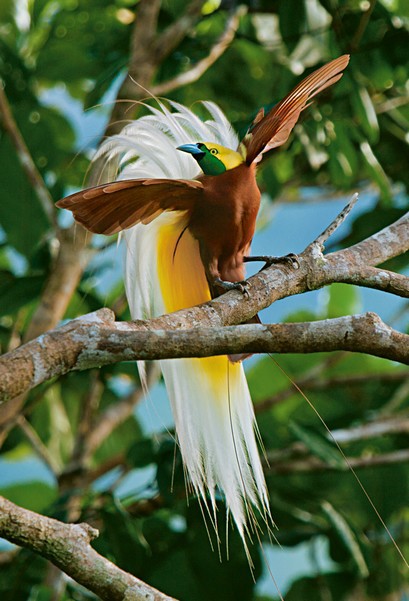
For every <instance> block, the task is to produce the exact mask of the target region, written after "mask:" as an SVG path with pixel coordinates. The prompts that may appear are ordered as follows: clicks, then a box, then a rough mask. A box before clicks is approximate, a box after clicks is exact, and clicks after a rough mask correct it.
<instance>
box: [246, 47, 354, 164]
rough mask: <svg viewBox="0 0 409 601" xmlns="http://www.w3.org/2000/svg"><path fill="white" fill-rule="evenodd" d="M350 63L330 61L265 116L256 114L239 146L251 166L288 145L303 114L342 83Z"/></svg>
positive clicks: (346, 57) (342, 58)
mask: <svg viewBox="0 0 409 601" xmlns="http://www.w3.org/2000/svg"><path fill="white" fill-rule="evenodd" d="M348 62H349V55H348V54H344V55H343V56H340V57H339V58H337V59H335V60H333V61H331V62H330V63H328V64H327V65H324V66H323V67H321V68H320V69H317V71H314V72H313V73H311V75H309V76H308V77H306V78H305V79H303V80H302V82H301V83H299V84H298V86H296V87H295V88H294V89H293V90H291V92H290V93H289V94H287V96H286V97H285V98H284V99H283V100H281V102H279V103H278V104H276V106H275V107H274V108H272V109H271V111H270V112H269V113H268V114H267V115H266V116H264V113H263V111H262V109H261V110H260V111H259V112H258V113H257V117H256V119H255V120H254V122H253V123H252V126H251V128H250V129H249V131H248V132H247V134H246V135H245V137H244V138H243V140H242V142H241V145H240V146H242V145H243V146H244V152H245V156H246V163H247V164H248V165H250V164H251V163H253V162H258V161H260V160H261V158H262V155H263V153H264V152H268V151H269V150H271V149H272V148H275V147H277V146H281V144H284V142H286V141H287V139H288V136H289V135H290V133H291V130H292V129H293V127H294V125H295V124H296V123H297V121H298V118H299V116H300V113H301V112H302V111H303V110H304V109H305V108H306V107H307V106H309V104H310V101H311V99H312V98H314V96H316V95H317V94H319V93H320V92H322V91H323V90H325V89H326V88H328V87H329V86H332V84H334V83H336V82H337V81H338V80H339V79H341V77H342V75H343V74H342V71H343V70H344V69H345V67H346V66H347V65H348Z"/></svg>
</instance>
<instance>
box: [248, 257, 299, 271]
mask: <svg viewBox="0 0 409 601" xmlns="http://www.w3.org/2000/svg"><path fill="white" fill-rule="evenodd" d="M244 261H245V262H249V261H264V265H263V267H262V268H261V269H260V271H263V270H264V269H267V267H271V265H277V264H279V263H284V264H285V265H288V267H292V268H293V269H299V267H300V262H299V260H298V255H296V254H295V253H289V254H288V255H285V256H284V257H272V256H270V255H259V256H256V257H244Z"/></svg>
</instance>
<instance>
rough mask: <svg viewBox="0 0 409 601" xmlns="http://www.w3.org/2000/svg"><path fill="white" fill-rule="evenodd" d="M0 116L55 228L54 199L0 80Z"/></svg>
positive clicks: (28, 177)
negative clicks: (21, 131) (19, 126)
mask: <svg viewBox="0 0 409 601" xmlns="http://www.w3.org/2000/svg"><path fill="white" fill-rule="evenodd" d="M0 118H1V122H2V124H3V127H4V129H5V130H6V132H7V133H8V135H9V137H10V140H11V142H12V144H13V146H14V148H15V149H16V152H17V156H18V158H19V160H20V164H21V166H22V168H23V170H24V172H25V174H26V176H27V179H28V181H29V182H30V184H31V185H32V186H33V188H34V190H35V192H36V194H37V197H38V199H39V200H40V202H41V206H42V208H43V211H44V213H45V214H46V216H47V218H48V220H49V222H50V224H51V225H52V226H54V228H55V229H57V220H56V212H55V206H54V201H53V199H52V197H51V195H50V193H49V191H48V188H47V186H46V185H45V183H44V180H43V178H42V177H41V174H40V172H39V171H38V169H37V167H36V165H35V163H34V161H33V158H32V156H31V153H30V151H29V149H28V148H27V144H26V143H25V141H24V138H23V136H22V135H21V133H20V130H19V128H18V126H17V123H16V121H15V119H14V117H13V113H12V112H11V108H10V104H9V101H8V99H7V96H6V93H5V91H4V88H3V85H2V82H1V81H0Z"/></svg>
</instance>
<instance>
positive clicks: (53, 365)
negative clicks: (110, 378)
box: [0, 309, 409, 401]
mask: <svg viewBox="0 0 409 601" xmlns="http://www.w3.org/2000/svg"><path fill="white" fill-rule="evenodd" d="M182 313H186V312H178V313H173V314H172V315H168V316H165V317H166V319H167V323H168V326H169V329H167V330H158V329H156V328H155V327H154V328H153V329H152V326H151V324H152V323H154V322H155V321H156V320H150V321H138V322H115V321H114V315H113V313H112V312H111V311H110V310H109V309H101V310H99V311H96V312H95V313H91V314H89V315H87V316H85V317H83V318H79V319H75V320H73V321H71V322H70V323H69V324H67V325H65V326H63V327H61V328H57V329H56V330H54V331H52V332H48V333H47V334H44V335H43V336H41V337H40V338H39V339H37V340H34V341H32V342H29V343H27V344H26V345H23V346H22V347H19V348H18V349H16V350H14V351H12V352H10V353H7V354H6V355H3V357H2V358H1V359H0V400H3V401H6V400H8V399H10V398H13V396H15V395H17V394H21V393H22V392H24V391H27V390H29V389H31V388H32V387H34V386H36V385H37V384H40V383H42V382H45V381H47V380H48V379H50V378H52V377H56V376H61V375H63V374H65V373H67V372H68V371H71V370H83V369H90V368H94V367H98V366H101V365H109V364H112V363H116V362H118V361H135V360H145V361H146V360H157V359H170V358H182V357H208V356H213V355H223V354H237V353H308V352H309V353H311V352H324V351H334V350H348V351H354V352H361V353H369V354H372V355H375V356H378V357H384V358H386V359H391V360H393V361H400V362H402V363H405V364H408V365H409V335H407V334H402V333H400V332H397V331H396V330H393V329H392V328H390V327H389V326H387V325H386V324H384V323H383V322H382V320H381V319H380V318H379V317H378V316H377V315H375V314H374V313H366V314H364V315H356V316H348V317H340V318H336V319H327V320H322V321H317V322H307V323H287V324H273V325H260V324H247V325H241V326H230V327H224V328H220V327H216V328H203V327H197V328H195V329H194V336H192V330H191V329H186V325H184V326H183V328H184V329H180V328H181V327H180V317H179V316H180V315H181V314H182Z"/></svg>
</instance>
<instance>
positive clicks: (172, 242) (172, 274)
mask: <svg viewBox="0 0 409 601" xmlns="http://www.w3.org/2000/svg"><path fill="white" fill-rule="evenodd" d="M186 223H187V222H186V217H185V215H183V214H182V213H173V214H172V215H169V220H168V221H167V222H166V223H165V224H164V225H162V226H161V228H160V231H159V235H158V247H157V248H158V254H157V257H158V259H157V261H158V264H157V268H158V277H159V285H160V289H161V292H162V298H163V302H164V305H165V307H164V308H165V311H166V313H172V312H173V311H179V310H180V309H186V308H188V307H193V306H194V305H198V304H200V303H205V302H207V301H209V300H211V295H210V290H209V285H208V283H207V279H206V274H205V270H204V267H203V263H202V261H201V259H200V251H199V244H198V242H197V240H195V239H194V238H193V236H192V235H191V234H190V232H189V231H188V230H187V229H185V228H186ZM182 232H183V233H182ZM190 361H192V363H193V364H195V363H196V362H197V369H198V371H199V370H202V371H203V372H205V373H206V376H207V377H206V388H207V389H208V394H209V395H212V396H213V398H215V399H220V401H221V402H223V401H224V402H225V401H226V399H227V398H228V396H229V386H230V387H231V386H233V387H234V385H235V376H237V377H238V376H239V373H240V364H233V363H231V362H230V361H229V359H228V357H227V356H226V355H222V356H218V357H206V358H203V359H191V360H190ZM228 380H229V381H230V383H229V382H228ZM203 384H204V382H203ZM230 392H231V391H230Z"/></svg>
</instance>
